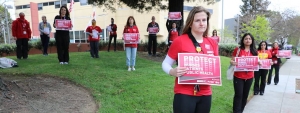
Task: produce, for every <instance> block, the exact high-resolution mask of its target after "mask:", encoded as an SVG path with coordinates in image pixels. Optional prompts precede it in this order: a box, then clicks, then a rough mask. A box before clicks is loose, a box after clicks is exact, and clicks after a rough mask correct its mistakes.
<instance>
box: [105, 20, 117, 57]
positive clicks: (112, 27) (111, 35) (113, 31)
mask: <svg viewBox="0 0 300 113" xmlns="http://www.w3.org/2000/svg"><path fill="white" fill-rule="evenodd" d="M109 27H110V29H109V30H110V31H109V43H108V49H107V51H108V52H109V50H110V44H111V40H112V39H114V51H115V52H116V49H117V25H116V24H114V18H111V24H110V25H109Z"/></svg>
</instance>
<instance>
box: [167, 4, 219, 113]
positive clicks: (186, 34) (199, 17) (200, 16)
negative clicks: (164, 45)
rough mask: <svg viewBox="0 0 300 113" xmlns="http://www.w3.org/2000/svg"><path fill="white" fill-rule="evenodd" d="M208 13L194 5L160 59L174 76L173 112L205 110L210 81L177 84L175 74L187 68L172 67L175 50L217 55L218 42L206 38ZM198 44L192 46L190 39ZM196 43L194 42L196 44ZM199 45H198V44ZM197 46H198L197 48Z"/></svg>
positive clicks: (181, 74) (184, 71) (206, 108)
mask: <svg viewBox="0 0 300 113" xmlns="http://www.w3.org/2000/svg"><path fill="white" fill-rule="evenodd" d="M209 19H210V13H209V12H208V11H207V10H206V9H205V8H204V7H201V6H199V7H194V8H193V9H192V10H191V11H190V13H189V15H188V17H187V20H186V24H185V26H184V29H183V35H181V36H178V37H177V38H176V39H175V40H174V41H173V43H172V45H171V47H170V49H169V51H168V54H167V56H166V58H165V59H164V61H163V63H162V68H163V70H164V71H165V72H166V73H167V74H169V75H171V76H173V77H175V86H174V93H175V95H174V101H173V113H209V112H210V108H211V95H212V89H211V86H210V85H197V84H178V77H180V76H183V75H184V74H185V73H186V72H187V68H186V67H176V68H172V65H173V63H175V62H176V61H177V60H178V54H179V53H199V54H209V55H214V56H218V55H219V54H218V44H217V43H216V42H215V41H213V40H212V39H211V38H208V30H209ZM192 40H194V41H196V42H198V44H199V45H200V47H197V49H196V47H195V45H196V44H197V43H196V44H195V45H194V43H193V41H192ZM198 44H197V45H198ZM201 47H202V48H201ZM199 48H201V50H200V49H199Z"/></svg>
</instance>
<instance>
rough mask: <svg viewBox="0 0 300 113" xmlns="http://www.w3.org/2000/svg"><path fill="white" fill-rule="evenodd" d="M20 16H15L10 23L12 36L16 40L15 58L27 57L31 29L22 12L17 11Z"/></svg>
mask: <svg viewBox="0 0 300 113" xmlns="http://www.w3.org/2000/svg"><path fill="white" fill-rule="evenodd" d="M19 16H20V18H17V19H16V20H15V21H13V23H12V36H13V37H14V39H15V40H16V45H17V58H18V59H21V58H22V57H23V59H27V58H28V51H29V50H28V40H30V38H31V29H30V25H29V22H28V21H27V20H26V19H25V14H24V13H23V12H21V13H19Z"/></svg>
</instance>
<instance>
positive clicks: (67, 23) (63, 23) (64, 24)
mask: <svg viewBox="0 0 300 113" xmlns="http://www.w3.org/2000/svg"><path fill="white" fill-rule="evenodd" d="M55 27H56V30H71V29H72V21H71V20H64V19H55Z"/></svg>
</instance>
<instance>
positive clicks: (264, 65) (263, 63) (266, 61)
mask: <svg viewBox="0 0 300 113" xmlns="http://www.w3.org/2000/svg"><path fill="white" fill-rule="evenodd" d="M259 62H260V63H261V65H260V66H259V69H271V62H272V60H271V59H263V60H260V61H259Z"/></svg>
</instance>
